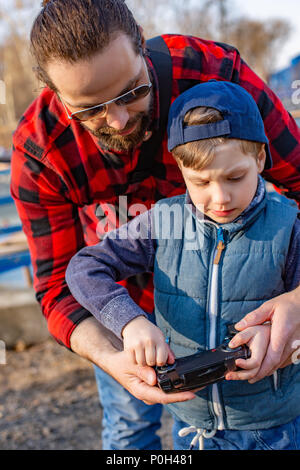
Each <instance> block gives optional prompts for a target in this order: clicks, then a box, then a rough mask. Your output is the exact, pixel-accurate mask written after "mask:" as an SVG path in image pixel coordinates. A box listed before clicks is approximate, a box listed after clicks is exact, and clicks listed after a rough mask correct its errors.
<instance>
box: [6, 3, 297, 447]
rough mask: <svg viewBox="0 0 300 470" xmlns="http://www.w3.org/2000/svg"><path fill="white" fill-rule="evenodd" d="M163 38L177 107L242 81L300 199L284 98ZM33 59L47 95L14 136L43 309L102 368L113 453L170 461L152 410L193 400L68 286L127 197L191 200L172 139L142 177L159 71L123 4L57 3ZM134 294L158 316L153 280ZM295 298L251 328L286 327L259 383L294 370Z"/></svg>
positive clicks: (293, 130)
mask: <svg viewBox="0 0 300 470" xmlns="http://www.w3.org/2000/svg"><path fill="white" fill-rule="evenodd" d="M163 39H164V41H165V43H166V45H167V47H168V49H169V52H170V54H171V57H172V67H173V70H172V74H173V80H172V100H173V99H175V98H176V96H178V94H180V92H181V91H182V90H183V89H186V88H188V87H189V86H192V85H193V84H195V83H197V82H201V81H206V80H209V79H217V80H231V81H234V82H237V83H239V84H240V85H241V86H243V87H244V88H245V89H246V90H247V91H249V92H250V93H251V94H252V96H253V97H254V99H255V100H256V102H257V103H258V106H259V108H260V112H261V114H262V117H263V119H264V123H265V127H266V132H267V135H268V138H269V141H270V146H271V151H272V158H273V168H272V169H269V170H267V171H265V174H264V176H265V177H266V178H268V179H269V180H270V181H273V182H276V183H278V184H281V185H283V186H284V187H285V188H287V190H288V191H289V192H290V195H291V196H292V197H295V198H296V196H297V191H299V188H300V177H299V175H298V173H297V170H296V168H297V167H298V166H299V163H300V133H299V130H298V128H297V126H296V124H295V122H294V121H293V119H292V118H291V117H290V116H289V114H288V113H287V112H286V111H285V110H284V108H283V107H282V104H281V103H280V102H279V100H278V99H277V98H276V97H275V96H274V94H273V93H272V92H271V91H270V90H269V89H268V88H267V87H266V85H265V84H264V83H263V82H262V81H261V80H260V79H259V78H258V77H257V76H256V75H255V74H254V73H253V72H252V71H251V70H250V69H249V68H248V66H247V65H246V64H245V63H244V62H243V61H242V60H241V58H240V56H239V54H238V52H237V51H236V50H235V49H234V48H232V47H230V46H226V45H223V44H217V43H214V42H211V41H204V40H201V39H198V38H192V37H185V36H178V35H166V36H163ZM31 47H32V52H33V55H34V58H35V60H36V62H37V73H38V76H39V78H40V79H41V80H42V81H43V82H44V83H45V84H46V85H47V87H46V88H45V89H44V90H43V91H42V93H41V94H40V96H39V97H38V98H37V99H36V100H35V101H34V102H33V103H32V105H31V106H30V107H29V108H28V110H27V111H26V112H25V114H24V116H23V118H22V119H21V122H20V124H19V127H18V129H17V130H16V132H15V135H14V151H13V158H12V186H11V189H12V195H13V197H14V199H15V201H16V205H17V208H18V211H19V214H20V217H21V219H22V223H23V228H24V231H25V233H26V235H27V238H28V243H29V247H30V252H31V257H32V263H33V267H34V272H35V277H34V286H35V289H36V296H37V299H38V301H39V302H40V304H41V308H42V310H43V313H44V315H45V317H46V318H47V321H48V327H49V331H50V332H51V334H52V335H53V336H54V337H55V338H56V340H57V341H58V342H59V343H60V344H63V345H65V346H66V347H68V348H70V349H71V350H73V351H74V352H76V353H77V354H79V355H81V356H83V357H85V358H87V359H89V360H90V361H91V362H92V363H93V364H95V365H96V366H97V367H96V368H95V371H96V380H97V384H98V388H99V393H100V396H101V401H102V405H103V408H104V418H103V427H104V430H103V436H102V439H103V448H104V449H159V448H160V442H159V439H158V437H157V436H156V435H155V430H156V429H157V428H158V427H159V419H160V414H161V407H160V405H155V406H154V407H149V406H146V405H145V404H144V402H145V403H148V404H153V403H167V402H172V401H178V400H182V401H183V400H187V399H190V398H191V397H192V394H190V393H189V392H185V393H182V394H176V396H174V395H170V396H166V395H164V394H163V392H161V391H160V390H158V389H157V388H156V387H153V385H155V374H154V371H153V370H152V369H151V368H148V367H138V366H136V365H134V364H132V363H131V362H130V360H129V358H128V357H127V356H126V354H125V353H124V352H123V351H120V349H121V345H120V344H117V342H116V339H115V338H114V337H113V336H112V335H111V334H110V333H109V332H108V331H106V330H105V328H104V327H102V326H101V325H100V324H98V323H97V322H96V321H95V320H94V319H93V318H92V317H91V315H90V314H89V312H87V311H86V310H85V309H84V308H83V307H81V306H80V305H79V304H78V303H76V301H75V299H74V298H73V297H72V296H71V294H70V292H69V290H68V288H67V285H66V282H65V270H66V267H67V265H68V262H69V260H70V259H71V257H72V256H73V255H74V254H75V253H76V252H77V251H78V250H79V249H80V248H81V247H82V246H84V244H94V243H96V242H97V241H99V238H98V235H99V230H100V229H99V224H98V219H97V216H96V212H97V213H98V214H99V213H100V215H102V216H103V215H104V214H105V211H108V212H109V211H110V210H111V208H112V207H116V208H117V209H118V210H119V213H120V216H121V215H122V214H121V213H122V207H121V205H120V204H119V196H124V195H125V196H126V197H127V206H128V208H129V210H130V208H132V207H133V206H134V205H135V204H141V203H142V204H144V205H145V206H146V207H150V206H151V204H152V203H154V202H155V201H157V200H159V199H161V198H163V197H167V196H172V195H176V194H180V193H182V192H184V182H183V180H182V177H181V175H180V172H179V170H178V168H177V165H176V162H175V161H174V160H173V158H172V156H171V155H170V154H169V153H168V151H167V148H166V139H164V140H163V142H162V143H161V145H160V148H159V150H158V151H157V152H156V154H155V155H153V162H152V168H151V171H150V172H149V173H148V174H144V176H143V178H138V177H137V174H136V169H137V168H138V163H139V162H140V156H141V151H142V150H141V149H142V144H143V142H146V141H147V139H150V138H151V136H153V135H155V134H156V132H158V122H159V117H160V116H159V113H160V108H159V94H158V93H159V90H158V82H157V71H156V70H155V69H154V67H153V64H152V62H151V60H150V59H149V57H148V56H147V51H146V44H145V40H144V38H143V35H142V32H141V28H140V27H139V26H138V25H137V23H136V22H135V20H134V18H133V16H132V14H131V12H130V11H129V10H128V8H127V7H126V5H125V3H124V2H123V1H122V0H105V1H101V0H52V1H50V2H49V1H44V8H43V9H42V11H41V12H40V14H39V15H38V17H37V18H36V20H35V22H34V25H33V28H32V32H31ZM122 201H123V199H122ZM135 207H137V206H135ZM99 208H100V211H99ZM97 209H98V210H97ZM101 210H102V212H101ZM133 215H135V214H134V213H133ZM102 225H103V224H102ZM100 228H101V227H100ZM125 285H126V287H127V288H128V290H129V292H130V294H131V296H132V297H133V299H134V300H135V301H136V302H137V303H138V304H139V305H140V307H141V308H143V309H144V310H145V311H147V312H149V313H150V312H151V311H152V308H153V302H152V279H151V278H149V277H148V278H144V279H135V278H134V279H129V280H128V281H127V282H126V284H125ZM113 294H114V293H113V292H112V299H113ZM284 295H285V296H287V297H285V298H284V299H283V300H282V299H281V297H277V298H276V299H274V300H272V301H268V302H266V303H265V304H263V308H264V309H265V310H259V311H257V312H254V313H253V312H252V313H250V319H249V322H248V323H254V324H257V323H261V322H264V321H266V320H271V319H272V322H273V326H272V335H273V336H272V337H271V343H270V351H269V353H268V354H267V356H266V359H265V362H264V363H263V365H262V368H261V371H260V372H259V373H258V375H257V379H259V378H262V377H263V376H265V375H267V374H269V373H271V372H272V371H273V370H275V369H277V368H278V367H279V366H280V365H282V364H283V362H285V361H286V360H287V359H288V357H289V356H290V354H291V352H292V349H291V345H292V343H293V341H294V340H295V339H297V336H298V338H299V334H300V315H299V305H300V293H299V291H298V290H297V289H296V290H295V291H293V292H291V293H288V294H284ZM150 317H151V315H150ZM246 326H247V325H246ZM105 372H108V374H109V375H108V374H106V373H105ZM114 379H116V380H117V381H118V382H119V383H120V384H122V385H123V386H124V387H125V388H126V389H127V390H128V391H129V392H131V393H132V394H133V395H134V396H135V397H136V398H134V397H132V396H131V395H130V394H129V393H127V391H126V390H124V389H123V388H122V387H121V386H120V385H119V384H118V383H117V382H116V381H115V380H114ZM140 400H143V401H140Z"/></svg>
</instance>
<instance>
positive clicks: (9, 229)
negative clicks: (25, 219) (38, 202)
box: [0, 169, 31, 282]
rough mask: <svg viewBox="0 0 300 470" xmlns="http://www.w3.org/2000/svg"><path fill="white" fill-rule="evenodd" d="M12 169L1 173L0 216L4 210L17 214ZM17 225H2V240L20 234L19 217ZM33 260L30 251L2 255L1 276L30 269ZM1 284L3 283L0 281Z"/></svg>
mask: <svg viewBox="0 0 300 470" xmlns="http://www.w3.org/2000/svg"><path fill="white" fill-rule="evenodd" d="M9 176H10V169H5V170H1V171H0V184H1V189H2V191H1V195H0V214H2V216H3V212H4V209H6V212H9V213H10V212H15V213H16V209H15V204H14V200H13V198H12V197H11V196H10V194H9V184H7V180H9ZM1 209H2V211H1ZM13 220H14V222H15V223H8V224H7V225H6V224H3V223H2V224H1V225H0V238H2V239H3V238H4V237H6V236H7V235H9V234H12V233H15V232H19V231H20V230H22V226H21V223H20V221H19V220H18V217H17V215H16V216H15V217H14V219H13ZM30 266H31V260H30V255H29V250H28V249H27V250H24V251H23V250H22V251H16V252H9V251H8V252H7V253H4V254H3V253H2V254H0V274H2V273H5V272H8V271H12V270H15V269H19V268H24V267H30ZM0 282H1V281H0Z"/></svg>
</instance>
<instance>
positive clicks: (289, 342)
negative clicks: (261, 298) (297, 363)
mask: <svg viewBox="0 0 300 470" xmlns="http://www.w3.org/2000/svg"><path fill="white" fill-rule="evenodd" d="M268 321H269V322H270V323H271V336H270V343H269V347H268V349H267V353H266V356H265V358H264V360H263V362H262V365H261V367H260V369H259V371H258V373H257V374H256V376H255V377H254V378H253V379H252V381H251V382H252V383H254V382H257V381H258V380H261V379H262V378H264V377H266V376H267V375H271V374H273V372H275V370H277V369H278V368H280V367H285V366H287V365H288V364H291V362H292V361H291V356H292V354H293V352H294V351H295V349H294V348H295V346H294V345H295V344H299V343H297V341H298V342H299V340H300V287H297V289H295V290H293V291H291V292H287V293H284V294H282V295H279V296H278V297H275V298H274V299H271V300H268V301H267V302H265V303H264V304H262V305H261V306H260V307H259V308H257V309H256V310H253V311H252V312H250V313H248V315H246V316H245V317H244V318H243V319H242V320H241V321H240V322H238V323H236V325H235V328H236V329H237V330H239V331H242V330H244V329H246V328H248V327H250V326H254V325H261V324H263V323H265V322H268Z"/></svg>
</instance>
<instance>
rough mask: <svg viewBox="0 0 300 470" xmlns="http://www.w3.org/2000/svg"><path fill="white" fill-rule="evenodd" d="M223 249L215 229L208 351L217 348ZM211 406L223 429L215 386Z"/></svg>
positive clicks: (220, 427)
mask: <svg viewBox="0 0 300 470" xmlns="http://www.w3.org/2000/svg"><path fill="white" fill-rule="evenodd" d="M224 248H225V243H224V237H223V230H222V228H221V227H218V229H217V245H216V248H215V250H214V255H213V265H212V275H211V282H210V290H209V310H208V312H209V324H210V329H209V349H213V348H215V347H216V346H217V344H216V335H217V317H218V306H219V302H218V278H219V263H220V259H221V256H222V252H223V250H224ZM212 406H213V412H214V414H215V417H216V420H217V429H219V430H222V429H224V419H223V412H222V406H221V401H220V395H219V389H218V385H217V384H213V385H212Z"/></svg>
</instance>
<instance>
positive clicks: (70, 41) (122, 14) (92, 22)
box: [30, 0, 142, 90]
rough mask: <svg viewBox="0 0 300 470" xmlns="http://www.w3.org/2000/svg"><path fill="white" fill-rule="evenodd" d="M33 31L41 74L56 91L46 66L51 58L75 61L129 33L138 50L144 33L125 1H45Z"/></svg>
mask: <svg viewBox="0 0 300 470" xmlns="http://www.w3.org/2000/svg"><path fill="white" fill-rule="evenodd" d="M42 6H43V9H42V10H41V11H40V13H39V15H38V16H37V17H36V19H35V21H34V23H33V26H32V29H31V34H30V41H31V53H32V55H33V57H34V59H35V61H36V67H35V72H36V74H37V77H38V78H39V79H40V80H41V81H42V82H44V83H46V84H47V85H48V86H49V87H50V88H52V89H53V90H55V86H54V84H53V83H52V82H51V80H50V78H49V76H48V74H47V72H46V70H45V66H46V65H47V64H48V62H49V61H50V60H51V59H60V60H63V61H66V62H70V63H75V62H77V61H78V60H80V59H86V58H89V57H92V56H93V55H94V54H96V53H97V52H99V51H101V50H103V49H104V48H105V47H106V46H107V45H108V44H109V42H110V41H111V39H112V38H113V37H114V36H115V35H117V33H122V32H123V33H125V34H126V35H127V36H128V37H129V38H130V39H131V40H132V44H133V47H134V50H135V51H136V53H139V52H140V50H141V41H142V39H141V32H140V29H139V27H138V24H137V22H136V21H135V19H134V17H133V15H132V13H131V11H130V10H129V9H128V7H127V5H126V4H125V1H124V0H44V1H43V2H42Z"/></svg>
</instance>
